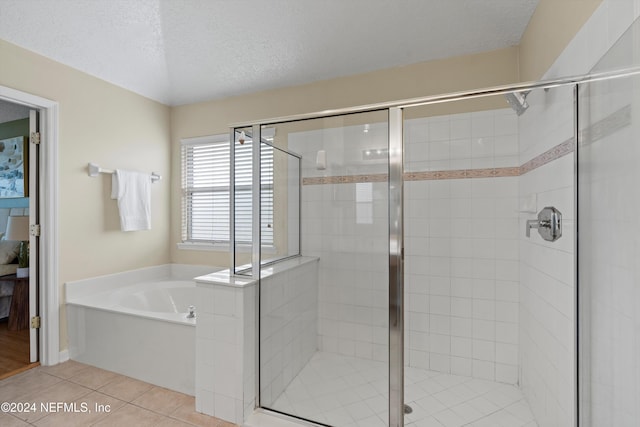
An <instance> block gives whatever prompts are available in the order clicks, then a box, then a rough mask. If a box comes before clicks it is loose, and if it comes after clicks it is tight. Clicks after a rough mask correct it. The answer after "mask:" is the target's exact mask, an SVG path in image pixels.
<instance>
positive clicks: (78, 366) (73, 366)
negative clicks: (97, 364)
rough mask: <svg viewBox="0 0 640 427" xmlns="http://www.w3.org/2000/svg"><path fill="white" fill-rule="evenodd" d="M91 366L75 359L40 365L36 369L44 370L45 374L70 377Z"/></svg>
mask: <svg viewBox="0 0 640 427" xmlns="http://www.w3.org/2000/svg"><path fill="white" fill-rule="evenodd" d="M88 368H90V366H89V365H85V364H84V363H80V362H76V361H75V360H67V361H66V362H64V363H59V364H57V365H53V366H40V367H38V368H36V369H39V370H40V371H42V372H44V373H45V374H49V375H53V376H55V377H58V378H63V379H65V380H66V379H69V378H71V377H73V376H74V375H78V374H79V373H81V372H82V371H83V370H85V369H88Z"/></svg>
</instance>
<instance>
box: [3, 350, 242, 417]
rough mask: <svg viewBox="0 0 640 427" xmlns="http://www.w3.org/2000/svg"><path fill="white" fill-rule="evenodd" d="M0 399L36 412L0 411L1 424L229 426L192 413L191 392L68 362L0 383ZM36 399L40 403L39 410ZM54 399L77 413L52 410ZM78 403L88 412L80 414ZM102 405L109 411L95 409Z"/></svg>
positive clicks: (81, 409) (31, 370) (55, 404)
mask: <svg viewBox="0 0 640 427" xmlns="http://www.w3.org/2000/svg"><path fill="white" fill-rule="evenodd" d="M2 402H12V403H15V404H16V405H17V404H22V403H29V404H33V403H35V404H36V410H35V411H31V412H13V413H7V412H5V411H4V410H3V411H0V426H3V427H19V426H29V425H34V426H43V427H44V426H55V427H58V426H61V427H72V426H78V427H80V426H82V427H85V426H100V427H105V426H136V427H144V426H154V427H155V426H161V427H170V426H176V427H179V426H182V427H192V426H207V427H235V424H231V423H228V422H225V421H222V420H219V419H217V418H214V417H209V416H206V415H203V414H200V413H197V412H195V399H194V398H193V397H192V396H187V395H185V394H182V393H177V392H175V391H171V390H167V389H165V388H161V387H156V386H154V385H151V384H148V383H145V382H142V381H138V380H135V379H133V378H129V377H125V376H122V375H119V374H115V373H113V372H109V371H105V370H102V369H98V368H94V367H91V366H88V365H84V364H82V363H78V362H74V361H68V362H64V363H61V364H59V365H56V366H50V367H48V366H39V367H37V368H34V369H30V370H28V371H26V372H23V373H21V374H18V375H15V376H12V377H9V378H7V379H5V380H2V381H0V403H2ZM41 402H44V403H45V405H46V407H45V409H43V408H42V406H41ZM57 402H64V403H67V404H68V409H69V410H73V409H74V406H71V404H73V403H74V402H75V404H76V405H75V410H76V411H79V412H71V411H66V412H65V410H64V408H60V410H58V411H57V412H56V410H57ZM82 404H85V405H86V407H85V408H86V409H89V410H90V412H89V411H87V412H81V411H83V406H82ZM96 405H102V406H101V407H97V406H96ZM107 405H109V409H110V410H109V412H107V411H106V409H103V410H102V411H100V410H96V408H98V409H100V408H106V406H107ZM3 409H4V407H3ZM14 409H18V408H17V407H14Z"/></svg>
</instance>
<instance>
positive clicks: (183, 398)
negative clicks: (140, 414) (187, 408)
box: [131, 387, 194, 415]
mask: <svg viewBox="0 0 640 427" xmlns="http://www.w3.org/2000/svg"><path fill="white" fill-rule="evenodd" d="M193 401H194V400H193V397H192V396H187V395H186V394H182V393H178V392H177V391H172V390H168V389H166V388H162V387H152V388H151V389H150V390H148V391H147V392H145V393H144V394H142V395H141V396H139V397H138V398H136V399H135V400H133V401H132V402H131V403H133V404H134V405H137V406H141V407H143V408H145V409H149V410H150V411H154V412H158V413H160V414H164V415H169V414H170V413H172V412H173V411H175V410H176V409H178V407H179V406H182V405H184V404H187V403H193Z"/></svg>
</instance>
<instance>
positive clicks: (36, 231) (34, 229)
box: [29, 224, 40, 237]
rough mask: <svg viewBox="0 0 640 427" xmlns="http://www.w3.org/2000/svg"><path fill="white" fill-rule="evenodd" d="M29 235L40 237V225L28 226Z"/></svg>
mask: <svg viewBox="0 0 640 427" xmlns="http://www.w3.org/2000/svg"><path fill="white" fill-rule="evenodd" d="M29 234H31V235H32V236H34V237H40V224H31V225H30V226H29Z"/></svg>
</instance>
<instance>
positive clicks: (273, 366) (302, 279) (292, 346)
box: [260, 260, 318, 408]
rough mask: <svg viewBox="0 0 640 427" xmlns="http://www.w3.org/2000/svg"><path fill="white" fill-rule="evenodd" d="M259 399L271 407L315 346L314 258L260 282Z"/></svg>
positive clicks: (316, 281)
mask: <svg viewBox="0 0 640 427" xmlns="http://www.w3.org/2000/svg"><path fill="white" fill-rule="evenodd" d="M260 287H261V291H260V298H261V304H260V327H261V334H260V358H261V360H260V363H261V366H260V387H261V390H260V393H261V395H260V399H261V405H262V406H264V407H267V408H269V407H272V404H273V402H275V401H276V400H277V399H278V398H279V397H280V395H281V394H282V391H283V390H284V389H285V388H286V387H287V386H288V385H289V383H290V382H291V380H292V379H293V378H295V377H296V375H298V373H300V371H301V370H302V368H303V367H304V366H305V365H306V364H307V362H308V361H309V360H310V359H311V356H313V354H314V353H315V352H316V349H317V331H318V261H317V260H314V261H312V262H309V263H306V264H303V265H300V266H298V267H295V268H292V269H291V270H288V271H285V272H281V273H278V274H275V275H272V276H269V277H266V278H263V279H262V280H261V283H260Z"/></svg>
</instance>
